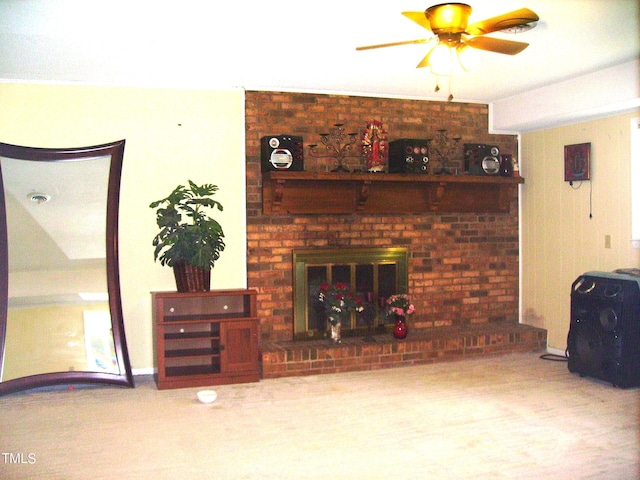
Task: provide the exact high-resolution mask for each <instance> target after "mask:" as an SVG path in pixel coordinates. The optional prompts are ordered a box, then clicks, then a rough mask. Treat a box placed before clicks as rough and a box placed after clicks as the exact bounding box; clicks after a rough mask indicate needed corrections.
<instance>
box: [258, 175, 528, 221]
mask: <svg viewBox="0 0 640 480" xmlns="http://www.w3.org/2000/svg"><path fill="white" fill-rule="evenodd" d="M520 183H524V179H523V178H521V177H493V176H472V175H424V174H399V173H341V172H330V173H328V172H289V171H287V172H284V171H280V172H277V171H274V172H265V173H264V174H263V176H262V197H263V211H264V213H265V214H323V213H328V214H351V213H364V214H367V213H370V214H375V213H425V212H435V213H439V212H442V213H505V212H508V211H509V207H510V203H511V199H512V198H513V194H514V193H515V191H516V189H517V186H518V184H520Z"/></svg>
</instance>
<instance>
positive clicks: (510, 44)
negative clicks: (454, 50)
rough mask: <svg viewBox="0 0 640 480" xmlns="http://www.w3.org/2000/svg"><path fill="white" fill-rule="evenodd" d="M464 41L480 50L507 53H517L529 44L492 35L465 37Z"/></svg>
mask: <svg viewBox="0 0 640 480" xmlns="http://www.w3.org/2000/svg"><path fill="white" fill-rule="evenodd" d="M464 43H466V44H467V45H469V46H470V47H472V48H477V49H478V50H486V51H488V52H495V53H504V54H505V55H516V54H518V53H520V52H521V51H523V50H524V49H525V48H527V47H528V46H529V44H528V43H524V42H514V41H513V40H502V39H501V38H492V37H472V38H468V39H467V38H465V39H464Z"/></svg>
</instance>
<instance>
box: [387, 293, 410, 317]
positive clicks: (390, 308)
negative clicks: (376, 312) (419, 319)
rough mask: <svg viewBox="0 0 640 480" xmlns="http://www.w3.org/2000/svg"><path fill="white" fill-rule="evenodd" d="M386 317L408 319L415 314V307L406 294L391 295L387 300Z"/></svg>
mask: <svg viewBox="0 0 640 480" xmlns="http://www.w3.org/2000/svg"><path fill="white" fill-rule="evenodd" d="M386 310H387V315H400V316H401V317H408V316H409V315H411V314H413V312H415V307H414V306H413V304H412V303H411V298H409V295H407V294H406V293H399V294H397V295H391V296H390V297H389V298H388V299H387V308H386Z"/></svg>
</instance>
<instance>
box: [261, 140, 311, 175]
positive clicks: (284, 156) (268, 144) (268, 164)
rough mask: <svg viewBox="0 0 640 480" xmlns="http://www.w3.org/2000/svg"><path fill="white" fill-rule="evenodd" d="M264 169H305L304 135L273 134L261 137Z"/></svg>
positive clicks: (264, 170)
mask: <svg viewBox="0 0 640 480" xmlns="http://www.w3.org/2000/svg"><path fill="white" fill-rule="evenodd" d="M260 154H261V155H260V156H261V159H262V171H263V172H270V171H273V170H293V171H302V170H304V150H303V146H302V137H296V136H293V135H271V136H266V137H262V138H261V139H260Z"/></svg>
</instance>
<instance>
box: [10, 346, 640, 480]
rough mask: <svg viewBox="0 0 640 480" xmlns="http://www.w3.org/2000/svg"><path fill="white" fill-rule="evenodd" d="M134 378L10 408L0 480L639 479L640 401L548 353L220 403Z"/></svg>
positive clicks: (236, 390) (293, 385) (261, 391)
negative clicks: (122, 385)
mask: <svg viewBox="0 0 640 480" xmlns="http://www.w3.org/2000/svg"><path fill="white" fill-rule="evenodd" d="M136 380H137V388H135V389H133V390H130V389H119V388H110V387H100V388H90V389H88V388H84V389H79V388H77V389H75V390H73V391H69V390H66V389H64V390H56V391H45V392H42V391H41V392H29V393H20V394H14V395H10V396H7V397H3V398H0V428H1V431H0V451H1V452H2V458H0V478H2V479H5V480H7V479H48V480H55V479H83V480H87V479H103V478H104V479H106V478H109V479H171V480H179V479H325V480H326V479H460V478H463V479H466V478H473V479H516V478H517V479H616V480H617V479H636V478H639V472H640V468H639V467H640V459H639V457H640V454H639V453H638V452H639V451H640V428H639V421H640V389H631V390H620V389H616V388H614V387H612V386H611V385H609V384H606V383H604V382H600V381H597V380H593V379H587V378H580V377H579V376H576V375H573V374H571V373H569V372H568V370H567V365H566V363H564V362H551V361H545V360H541V359H539V355H538V354H517V355H506V356H500V357H493V358H485V359H477V360H465V361H460V362H455V363H444V364H436V365H427V366H420V367H406V368H399V369H391V370H380V371H373V372H357V373H346V374H337V375H323V376H314V377H295V378H286V379H278V380H263V381H261V382H260V383H254V384H244V385H227V386H219V387H214V388H215V390H216V391H217V392H218V395H219V397H218V400H217V401H216V402H215V403H213V404H211V405H202V404H200V403H198V402H197V401H196V399H195V392H196V391H197V389H181V390H168V391H158V390H157V389H156V388H155V384H154V383H153V380H152V379H151V378H150V377H142V378H140V377H138V378H136ZM9 454H11V455H9ZM16 461H19V463H15V462H16Z"/></svg>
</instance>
